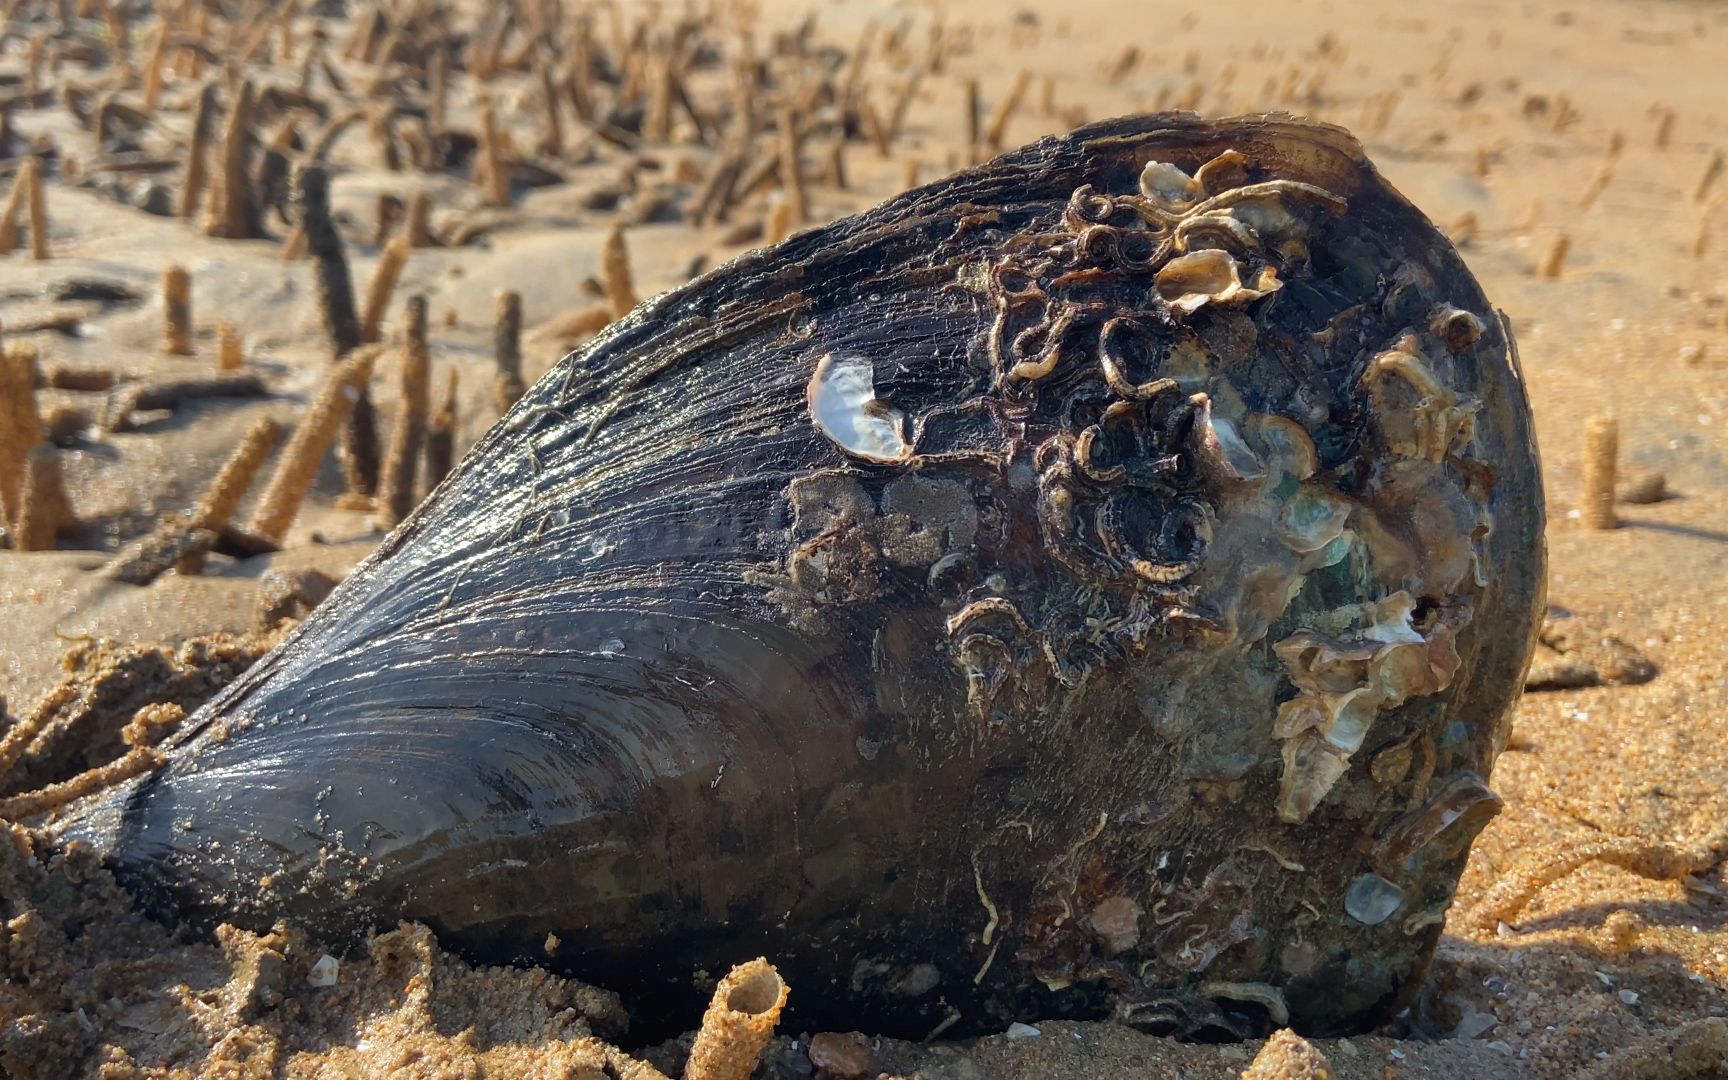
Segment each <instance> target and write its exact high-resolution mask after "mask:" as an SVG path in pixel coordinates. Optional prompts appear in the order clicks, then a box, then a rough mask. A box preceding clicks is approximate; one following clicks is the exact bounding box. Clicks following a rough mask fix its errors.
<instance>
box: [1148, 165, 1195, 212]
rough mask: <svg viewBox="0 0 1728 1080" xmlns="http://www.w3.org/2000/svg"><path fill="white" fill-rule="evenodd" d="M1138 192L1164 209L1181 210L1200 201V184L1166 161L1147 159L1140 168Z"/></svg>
mask: <svg viewBox="0 0 1728 1080" xmlns="http://www.w3.org/2000/svg"><path fill="white" fill-rule="evenodd" d="M1140 194H1142V195H1144V196H1146V198H1148V199H1150V200H1152V202H1153V203H1154V204H1156V205H1158V206H1160V207H1162V208H1164V209H1166V210H1173V211H1182V210H1186V209H1188V208H1189V207H1190V206H1193V205H1194V204H1195V203H1197V202H1199V201H1200V196H1201V194H1202V192H1201V190H1200V184H1199V183H1198V182H1197V181H1196V180H1195V179H1194V178H1193V177H1192V176H1189V175H1188V174H1187V173H1185V172H1183V171H1182V170H1181V169H1178V168H1177V167H1176V166H1174V165H1172V164H1170V163H1169V162H1168V161H1148V162H1147V163H1146V167H1145V168H1144V169H1141V170H1140Z"/></svg>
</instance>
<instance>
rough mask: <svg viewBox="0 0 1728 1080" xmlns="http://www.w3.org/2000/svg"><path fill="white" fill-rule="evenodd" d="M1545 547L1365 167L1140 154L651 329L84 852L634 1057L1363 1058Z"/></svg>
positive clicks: (1511, 382)
mask: <svg viewBox="0 0 1728 1080" xmlns="http://www.w3.org/2000/svg"><path fill="white" fill-rule="evenodd" d="M1542 526H1543V516H1542V496H1541V489H1540V480H1539V475H1538V470H1537V463H1536V456H1535V447H1534V445H1533V442H1532V436H1531V431H1530V424H1529V415H1528V405H1527V403H1526V398H1525V393H1524V388H1523V385H1522V381H1521V376H1520V374H1519V371H1518V368H1517V364H1516V359H1515V355H1514V352H1513V346H1512V342H1511V337H1510V333H1509V331H1508V329H1507V327H1506V325H1505V323H1504V321H1503V320H1502V319H1501V318H1500V317H1498V316H1497V314H1496V313H1495V311H1494V310H1493V309H1492V308H1491V307H1490V306H1489V304H1488V302H1487V301H1486V299H1485V298H1484V297H1483V295H1482V292H1481V290H1480V288H1479V287H1478V286H1477V284H1476V283H1475V281H1474V280H1473V279H1472V277H1471V276H1470V274H1469V273H1468V271H1467V270H1466V269H1465V267H1464V265H1463V263H1462V261H1461V260H1460V258H1459V257H1458V255H1457V253H1456V252H1455V251H1454V250H1453V249H1452V248H1451V246H1450V245H1449V244H1448V242H1447V241H1446V239H1445V237H1444V236H1442V235H1441V234H1440V232H1439V231H1437V230H1436V229H1435V228H1434V227H1433V226H1432V225H1430V224H1429V223H1428V221H1427V220H1426V219H1425V218H1423V217H1422V215H1421V214H1420V213H1419V212H1417V211H1416V210H1415V209H1414V208H1413V207H1411V206H1410V205H1409V203H1407V202H1406V201H1405V200H1404V199H1403V198H1402V197H1401V196H1400V195H1399V194H1398V193H1397V192H1396V191H1394V190H1393V189H1392V188H1391V187H1390V186H1389V185H1388V184H1386V183H1385V182H1384V181H1383V180H1382V179H1381V178H1380V177H1379V175H1378V174H1377V173H1376V172H1375V171H1374V169H1373V168H1372V166H1370V165H1369V164H1367V162H1366V161H1365V160H1364V159H1363V157H1362V155H1361V151H1360V148H1359V147H1358V146H1357V145H1356V144H1355V142H1354V141H1353V140H1351V139H1350V138H1349V136H1348V135H1346V134H1345V133H1344V132H1343V131H1341V130H1340V129H1337V128H1332V127H1326V126H1320V125H1313V124H1308V123H1304V122H1299V121H1295V120H1291V119H1288V118H1281V117H1248V118H1238V119H1233V120H1224V121H1217V122H1206V121H1201V120H1199V119H1196V118H1193V117H1191V116H1185V115H1160V116H1150V117H1138V118H1131V119H1124V120H1116V121H1109V122H1106V123H1102V124H1097V125H1093V126H1091V127H1088V128H1085V129H1082V130H1080V131H1078V132H1075V133H1074V134H1072V135H1070V136H1067V137H1064V138H1061V139H1048V140H1045V141H1043V142H1040V143H1038V144H1035V145H1033V146H1029V147H1027V148H1024V149H1022V150H1019V151H1017V152H1014V153H1011V154H1009V155H1006V156H1004V157H1002V158H999V159H997V160H995V161H992V162H990V163H988V164H986V165H983V166H980V167H978V168H975V169H970V170H967V171H965V172H962V173H958V174H956V175H954V176H951V177H949V178H947V179H945V180H942V181H939V182H937V183H935V184H932V185H930V186H927V187H924V188H921V189H919V190H916V191H913V192H909V193H907V194H906V195H903V196H901V197H899V198H897V199H895V200H893V201H892V202H889V203H887V204H885V205H883V206H881V207H879V208H877V209H875V210H872V211H870V212H869V213H867V214H863V215H861V216H858V217H854V218H849V219H846V220H843V221H840V222H836V223H834V224H832V225H829V226H826V227H824V228H820V229H816V230H812V231H810V232H807V233H804V234H802V235H800V236H797V237H794V238H793V239H791V240H789V241H787V242H785V243H783V244H780V245H778V246H776V247H774V248H770V249H766V250H762V251H757V252H752V253H750V254H747V255H745V256H743V257H742V258H740V259H738V260H736V261H734V262H732V263H730V264H728V265H726V266H724V267H721V268H719V269H718V270H716V271H714V272H713V273H711V274H708V275H707V276H705V277H703V278H702V279H700V280H698V281H696V282H694V283H692V284H691V285H688V286H686V287H684V288H681V289H678V290H676V291H674V292H671V293H668V294H665V295H663V296H660V297H658V298H656V299H654V300H652V301H649V302H647V303H645V304H644V305H642V306H641V307H640V308H638V309H637V310H636V311H635V312H634V313H632V314H631V315H630V316H629V317H628V318H627V319H625V320H623V321H622V322H620V323H619V324H617V325H615V326H614V327H613V328H612V329H611V330H609V331H608V332H607V333H605V334H604V335H603V336H602V337H601V339H599V340H597V341H596V342H595V343H594V344H593V345H592V346H590V347H589V348H587V349H585V350H583V351H582V352H579V353H577V354H574V355H572V356H570V357H567V358H566V359H565V360H564V361H563V362H562V363H561V364H559V365H558V366H557V367H556V368H555V369H554V370H553V371H552V372H551V373H550V374H549V375H548V376H547V377H546V378H545V379H543V380H542V381H541V382H540V383H539V384H538V385H537V386H536V387H534V389H533V390H531V391H530V392H529V393H528V395H527V396H526V397H525V398H524V399H523V400H522V401H521V402H520V403H519V404H518V405H517V406H516V407H515V408H514V409H513V410H512V411H511V412H510V413H509V414H508V415H507V416H506V417H505V418H504V420H503V421H501V422H500V423H499V424H498V425H497V427H495V428H494V429H493V430H492V431H491V432H490V433H489V434H488V435H487V436H486V437H485V438H484V439H483V440H482V441H481V443H480V444H479V445H478V446H477V447H476V448H475V449H474V451H473V452H472V453H471V454H470V455H469V456H468V457H467V459H466V460H465V461H464V462H463V463H462V465H461V466H460V468H459V469H458V470H457V471H456V472H455V473H454V474H453V475H452V477H451V478H450V479H449V480H448V481H447V482H446V483H445V484H444V485H443V486H442V487H441V488H439V489H438V491H437V492H436V493H435V494H434V495H433V496H432V497H431V498H430V499H429V500H428V501H427V503H426V505H424V506H423V507H421V508H420V510H419V511H418V512H416V513H415V514H414V515H413V517H412V518H411V519H410V520H409V521H408V522H407V523H406V524H404V526H403V527H402V528H401V529H399V530H398V531H397V532H396V533H395V534H393V535H392V536H391V537H390V538H389V539H388V540H386V541H385V543H384V544H383V546H382V547H381V549H380V550H379V551H378V552H377V553H376V554H375V555H374V556H373V557H372V558H371V559H370V560H369V561H368V562H366V563H365V564H364V565H363V566H362V567H361V568H360V569H358V570H357V571H356V572H355V573H354V574H353V576H352V577H350V578H349V580H348V581H347V582H346V583H345V584H344V585H342V586H341V588H340V589H339V590H338V591H337V592H336V593H335V594H334V595H332V596H331V597H330V599H329V600H328V601H326V602H325V604H324V605H323V606H322V607H320V608H319V609H318V610H317V611H316V612H315V613H314V614H313V615H312V616H311V617H310V618H309V619H308V621H307V622H306V623H305V625H304V626H302V627H301V628H300V629H299V630H298V631H297V632H296V633H295V635H294V636H293V637H292V638H291V640H289V641H288V642H286V643H285V644H284V645H283V646H282V647H280V648H279V649H278V650H276V651H275V652H274V653H272V654H271V655H270V656H268V657H267V658H265V659H264V660H263V661H261V662H260V663H259V664H258V665H257V666H256V667H255V668H253V669H252V670H251V671H250V672H248V673H247V674H246V675H245V676H244V677H243V678H242V679H241V680H239V682H237V683H236V684H235V685H233V686H231V687H230V688H229V689H228V691H226V692H225V693H224V694H222V695H221V696H220V697H219V698H218V699H217V700H215V701H213V702H212V703H211V704H210V705H209V706H208V707H206V708H205V709H203V710H202V711H201V712H200V713H199V714H198V716H196V717H195V718H194V719H193V721H192V722H191V723H190V724H189V725H188V726H187V728H186V730H185V731H184V732H183V733H182V735H181V737H180V738H179V740H178V742H177V745H176V746H175V748H174V750H173V753H172V760H171V761H170V763H169V764H168V765H167V766H166V767H165V768H163V769H162V770H160V771H159V772H157V773H155V774H153V775H151V776H149V777H147V778H144V779H142V780H141V781H138V782H135V783H133V784H132V785H130V786H128V787H126V788H124V789H121V790H119V791H118V792H116V793H114V794H112V795H110V796H109V797H108V798H107V799H105V800H103V801H101V802H100V803H97V804H93V805H87V806H85V807H82V808H80V809H79V810H78V811H77V812H76V814H75V815H74V817H73V818H72V820H71V822H70V824H69V825H68V826H67V828H68V829H69V831H71V832H72V833H74V834H76V835H82V836H85V837H88V838H91V839H93V840H94V841H95V842H97V843H99V844H100V845H101V846H102V847H103V848H104V850H105V851H107V852H108V853H109V854H110V856H111V858H112V860H113V863H114V865H115V866H116V867H117V868H118V870H119V871H120V872H121V873H122V875H123V878H124V880H127V881H129V882H130V883H132V884H133V885H135V886H136V887H137V888H138V889H139V891H140V892H141V894H142V895H143V896H144V897H145V898H146V901H147V903H149V904H150V905H152V906H153V907H154V908H156V909H157V910H160V911H162V912H163V913H164V914H173V915H176V916H179V917H184V918H188V919H191V920H193V921H195V922H199V923H205V924H211V923H215V922H218V921H232V922H237V923H241V924H244V925H249V926H254V927H260V928H261V927H264V926H268V925H269V924H270V923H272V922H274V921H275V920H277V919H279V918H289V919H292V920H295V921H297V922H299V923H301V924H303V925H306V926H308V927H309V928H311V929H313V930H314V931H317V932H320V933H323V934H326V935H329V936H331V937H332V938H334V939H337V940H342V939H347V940H353V939H355V938H357V937H358V936H360V935H363V934H364V933H366V932H367V931H369V930H371V929H373V928H376V927H387V926H391V925H393V924H394V923H395V922H396V921H397V920H399V919H404V918H411V919H419V920H423V921H425V922H427V923H428V924H430V925H431V926H432V927H433V928H434V929H435V930H436V931H437V932H438V934H439V935H440V938H441V940H442V941H443V942H445V943H446V944H447V945H448V946H450V947H452V948H455V949H457V950H458V951H460V952H462V953H463V954H465V955H467V956H469V957H471V958H473V959H476V960H484V961H495V962H497V961H502V962H515V961H532V962H543V963H551V964H553V965H554V966H557V967H560V968H562V969H565V970H568V971H570V972H572V973H574V974H577V975H579V976H580V977H582V978H585V979H587V980H589V981H592V982H595V983H597V984H600V985H603V986H607V987H609V988H611V989H614V990H617V991H619V992H620V993H622V994H623V995H624V996H625V1000H626V1001H627V1002H630V1003H631V1006H632V1008H633V1009H634V1010H635V1012H636V1015H637V1017H638V1021H639V1026H638V1029H637V1030H638V1032H639V1033H640V1034H642V1035H643V1036H652V1035H654V1034H656V1033H658V1032H662V1031H664V1030H666V1029H665V1027H664V1026H662V1025H660V1024H659V1023H658V1019H657V1018H662V1017H663V1018H665V1020H666V1022H667V1023H670V1024H672V1025H674V1026H676V1025H678V1024H680V1023H681V1022H682V1021H684V1020H685V1019H687V1018H688V1017H690V1016H692V1015H695V1014H696V1012H698V1011H699V1006H700V1002H701V1000H702V995H701V992H700V990H699V989H698V988H697V987H696V986H694V985H693V984H692V973H693V972H695V971H697V970H698V969H706V970H708V971H710V972H713V973H715V974H718V973H719V972H720V971H722V970H724V969H725V967H726V965H728V964H730V963H732V962H736V961H739V960H743V959H747V958H749V957H752V956H756V955H763V954H765V955H767V956H769V957H770V958H772V959H773V961H774V962H775V963H776V964H777V965H778V966H779V967H780V969H781V971H782V972H783V973H785V974H786V975H787V976H788V979H789V981H790V982H791V984H792V986H793V987H794V993H793V998H792V1008H793V1010H794V1013H795V1014H796V1015H795V1016H794V1018H793V1020H792V1022H793V1023H794V1024H795V1025H798V1026H802V1027H805V1028H807V1029H814V1028H821V1027H826V1026H836V1027H840V1028H844V1029H849V1028H864V1029H872V1030H880V1031H884V1032H891V1033H898V1034H910V1035H922V1034H924V1033H925V1032H927V1031H929V1030H930V1029H932V1028H934V1027H936V1026H937V1025H939V1024H945V1023H946V1024H949V1025H951V1026H950V1027H949V1030H951V1031H954V1032H956V1033H964V1032H968V1031H985V1030H993V1029H994V1030H999V1029H1000V1027H1001V1026H1002V1025H1003V1024H1004V1023H1006V1022H1007V1021H1008V1020H1011V1019H1034V1018H1037V1017H1041V1016H1044V1017H1048V1016H1058V1015H1070V1016H1096V1015H1101V1014H1106V1013H1113V1014H1114V1015H1116V1016H1117V1017H1119V1018H1120V1019H1122V1020H1123V1021H1125V1022H1128V1023H1132V1024H1135V1025H1137V1026H1140V1027H1142V1028H1145V1029H1147V1030H1153V1031H1161V1032H1171V1033H1176V1034H1181V1035H1186V1036H1196V1037H1209V1036H1215V1035H1246V1034H1251V1033H1255V1032H1261V1031H1265V1030H1267V1029H1268V1028H1271V1027H1275V1026H1282V1025H1285V1024H1289V1025H1293V1026H1295V1027H1296V1028H1298V1029H1299V1030H1303V1031H1306V1032H1310V1033H1322V1034H1324V1033H1337V1032H1348V1031H1355V1030H1360V1029H1362V1028H1364V1027H1367V1026H1370V1025H1372V1024H1374V1023H1376V1022H1378V1021H1380V1020H1382V1019H1384V1018H1385V1017H1387V1016H1388V1015H1390V1013H1392V1012H1393V1011H1395V1010H1396V1009H1398V1008H1400V1007H1401V1005H1402V1003H1403V1002H1404V1001H1405V1000H1406V996H1407V994H1408V992H1409V991H1410V990H1411V989H1412V987H1413V984H1414V982H1415V981H1416V980H1417V979H1418V978H1419V977H1420V975H1421V973H1422V972H1423V970H1424V969H1425V967H1426V964H1427V960H1428V957H1429V956H1430V954H1431V952H1432V950H1433V947H1434V944H1435V942H1436V940H1437V938H1438V936H1439V934H1440V931H1441V927H1442V923H1443V918H1444V914H1445V911H1446V909H1447V907H1448V905H1449V903H1450V901H1451V899H1452V895H1453V890H1454V888H1455V885H1456V881H1457V877H1458V874H1459V872H1460V870H1461V868H1462V865H1463V861H1464V859H1465V856H1466V854H1467V851H1468V848H1469V844H1470V841H1471V839H1472V838H1473V837H1474V836H1475V834H1476V832H1477V831H1478V830H1479V829H1480V828H1481V826H1482V825H1483V823H1485V822H1486V821H1487V820H1488V819H1489V818H1490V817H1491V816H1492V815H1493V813H1494V811H1495V809H1496V808H1497V807H1498V800H1497V799H1496V798H1495V797H1494V795H1493V793H1492V792H1491V791H1490V790H1489V788H1488V787H1487V785H1486V779H1487V777H1488V775H1489V770H1490V766H1491V764H1492V761H1493V758H1494V756H1495V754H1496V752H1497V750H1498V749H1499V747H1500V745H1501V744H1502V742H1503V740H1504V737H1505V734H1506V722H1507V715H1508V710H1509V707H1510V705H1511V702H1512V701H1513V699H1514V697H1515V694H1516V691H1517V687H1518V685H1519V681H1520V678H1521V675H1522V672H1523V670H1524V667H1525V665H1526V663H1527V660H1528V653H1529V641H1530V637H1531V633H1532V630H1533V627H1534V623H1535V618H1536V613H1537V612H1538V611H1539V610H1540V605H1541V600H1542V580H1543V552H1542ZM549 933H551V934H555V935H556V936H557V937H558V938H559V939H561V941H562V943H563V944H562V947H561V948H560V949H559V950H558V952H557V955H556V957H553V958H548V957H546V956H545V955H544V954H543V952H542V943H543V941H544V940H545V939H546V937H547V935H548V934H549Z"/></svg>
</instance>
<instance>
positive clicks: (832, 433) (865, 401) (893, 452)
mask: <svg viewBox="0 0 1728 1080" xmlns="http://www.w3.org/2000/svg"><path fill="white" fill-rule="evenodd" d="M873 367H874V366H873V365H872V364H871V363H870V361H869V360H868V359H867V358H865V357H862V356H840V355H837V354H835V353H827V354H825V355H824V356H823V357H822V359H821V360H819V361H817V363H816V374H814V375H812V376H811V377H810V385H809V387H808V388H807V389H806V391H805V400H806V401H807V402H808V403H809V406H810V420H811V422H812V423H814V424H815V425H816V430H818V431H820V432H821V433H822V434H824V435H826V436H827V437H828V438H829V440H830V441H832V442H833V443H834V445H836V446H838V447H839V448H840V449H842V450H844V451H846V453H848V454H851V455H852V456H853V457H859V458H863V459H864V460H865V461H880V462H898V461H905V460H906V459H907V458H910V457H911V456H912V444H911V443H909V442H907V441H906V434H905V431H906V417H905V414H903V413H901V412H900V410H898V409H896V408H894V407H893V406H892V405H889V404H888V403H887V402H885V401H882V400H881V399H880V398H878V397H877V396H876V383H875V373H874V370H873Z"/></svg>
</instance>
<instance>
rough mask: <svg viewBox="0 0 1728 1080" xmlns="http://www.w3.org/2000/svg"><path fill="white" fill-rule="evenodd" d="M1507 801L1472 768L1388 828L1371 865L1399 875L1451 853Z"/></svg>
mask: <svg viewBox="0 0 1728 1080" xmlns="http://www.w3.org/2000/svg"><path fill="white" fill-rule="evenodd" d="M1504 805H1505V803H1504V802H1503V801H1502V800H1501V798H1500V796H1498V795H1496V794H1494V792H1492V791H1490V790H1489V789H1488V786H1487V785H1486V784H1484V783H1482V781H1481V780H1480V779H1479V778H1478V777H1476V776H1473V775H1471V774H1468V773H1466V774H1463V775H1461V776H1458V777H1455V778H1454V779H1453V780H1452V781H1451V782H1450V783H1448V784H1447V785H1446V786H1445V787H1444V788H1442V789H1441V790H1440V792H1439V794H1437V795H1435V796H1434V797H1433V798H1432V799H1429V800H1428V801H1427V802H1426V803H1424V804H1422V805H1421V806H1420V807H1418V808H1416V809H1415V810H1412V811H1410V812H1408V813H1406V814H1404V815H1402V816H1401V817H1399V818H1397V819H1395V820H1394V821H1393V822H1392V823H1391V824H1390V825H1388V826H1387V827H1386V829H1385V831H1384V832H1382V833H1381V835H1380V839H1379V840H1378V841H1376V843H1375V845H1374V850H1373V852H1372V856H1371V859H1372V862H1373V865H1374V866H1375V867H1377V868H1378V869H1380V870H1382V871H1384V872H1385V873H1388V874H1400V875H1401V874H1403V873H1405V872H1407V871H1410V870H1414V869H1415V868H1416V866H1417V864H1418V863H1419V862H1420V861H1423V860H1425V859H1436V860H1438V859H1448V858H1451V857H1452V856H1454V855H1456V854H1458V852H1459V851H1461V850H1463V849H1464V847H1465V846H1466V845H1468V844H1469V843H1470V841H1472V840H1474V839H1475V838H1476V834H1477V833H1479V832H1481V831H1482V829H1483V828H1484V827H1485V826H1486V825H1487V824H1488V822H1489V821H1490V820H1492V819H1493V817H1494V815H1496V814H1498V813H1499V812H1500V808H1501V807H1503V806H1504Z"/></svg>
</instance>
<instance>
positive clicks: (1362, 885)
mask: <svg viewBox="0 0 1728 1080" xmlns="http://www.w3.org/2000/svg"><path fill="white" fill-rule="evenodd" d="M1403 906H1404V890H1403V889H1400V888H1399V887H1398V886H1396V885H1394V884H1392V883H1391V882H1390V881H1387V880H1386V879H1385V878H1383V877H1381V876H1380V875H1379V874H1372V873H1370V874H1363V875H1362V876H1361V877H1359V878H1357V879H1356V880H1355V881H1352V882H1351V883H1350V887H1349V888H1348V889H1346V890H1345V891H1344V912H1345V914H1347V915H1349V916H1350V917H1351V918H1352V919H1355V920H1356V921H1357V922H1359V923H1361V924H1363V925H1364V926H1379V925H1380V924H1381V923H1383V922H1385V921H1386V920H1387V919H1390V918H1391V917H1392V916H1393V915H1394V914H1396V913H1397V911H1398V909H1399V908H1401V907H1403Z"/></svg>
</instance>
